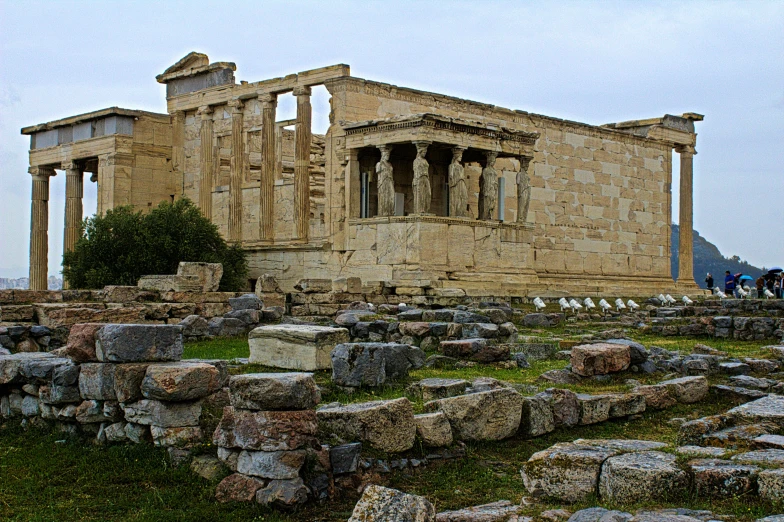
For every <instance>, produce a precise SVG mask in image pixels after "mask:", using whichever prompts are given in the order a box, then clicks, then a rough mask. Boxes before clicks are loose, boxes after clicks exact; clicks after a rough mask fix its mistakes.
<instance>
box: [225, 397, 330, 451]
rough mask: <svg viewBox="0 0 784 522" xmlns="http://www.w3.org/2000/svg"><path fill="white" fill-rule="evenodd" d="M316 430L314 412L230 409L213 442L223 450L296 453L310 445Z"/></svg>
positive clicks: (228, 408)
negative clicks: (287, 451) (294, 451)
mask: <svg viewBox="0 0 784 522" xmlns="http://www.w3.org/2000/svg"><path fill="white" fill-rule="evenodd" d="M316 430H317V424H316V412H314V411H313V410H302V411H250V410H242V409H236V408H234V407H232V406H227V407H225V408H224V409H223V416H222V417H221V420H220V422H219V423H218V427H217V428H216V429H215V433H214V435H213V441H214V442H215V444H216V445H217V446H221V447H224V448H240V449H248V450H257V451H278V450H294V449H299V448H302V447H305V446H307V445H309V444H311V443H312V442H313V441H314V440H315V439H314V437H315V435H316Z"/></svg>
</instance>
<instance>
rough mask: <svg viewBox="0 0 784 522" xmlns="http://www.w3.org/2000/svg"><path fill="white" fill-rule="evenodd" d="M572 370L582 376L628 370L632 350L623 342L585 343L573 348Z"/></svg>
mask: <svg viewBox="0 0 784 522" xmlns="http://www.w3.org/2000/svg"><path fill="white" fill-rule="evenodd" d="M571 363H572V371H573V372H574V373H576V374H577V375H580V376H582V377H590V376H592V375H607V374H608V373H615V372H620V371H623V370H626V369H628V368H629V365H630V364H631V351H630V349H629V347H628V346H626V345H622V344H610V343H599V344H583V345H580V346H575V347H574V348H572V356H571Z"/></svg>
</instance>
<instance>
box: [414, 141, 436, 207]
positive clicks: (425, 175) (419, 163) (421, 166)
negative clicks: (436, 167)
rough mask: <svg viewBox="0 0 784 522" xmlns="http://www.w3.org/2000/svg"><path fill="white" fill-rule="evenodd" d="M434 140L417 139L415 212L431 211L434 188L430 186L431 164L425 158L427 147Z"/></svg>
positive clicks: (415, 144)
mask: <svg viewBox="0 0 784 522" xmlns="http://www.w3.org/2000/svg"><path fill="white" fill-rule="evenodd" d="M431 143H432V142H430V141H415V142H414V146H416V150H417V153H416V158H414V182H413V185H414V214H427V213H428V212H430V203H431V201H432V199H433V189H432V187H431V186H430V164H429V163H428V162H427V159H425V156H426V155H427V148H428V147H429V146H430V144H431Z"/></svg>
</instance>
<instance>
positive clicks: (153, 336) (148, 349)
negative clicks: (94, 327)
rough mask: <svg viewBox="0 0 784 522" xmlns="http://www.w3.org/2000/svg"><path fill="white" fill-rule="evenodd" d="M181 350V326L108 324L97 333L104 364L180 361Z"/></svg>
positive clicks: (98, 355) (97, 348)
mask: <svg viewBox="0 0 784 522" xmlns="http://www.w3.org/2000/svg"><path fill="white" fill-rule="evenodd" d="M182 350H183V346H182V327H181V326H178V325H146V324H108V325H105V326H104V327H103V328H101V329H99V330H98V332H97V333H96V342H95V352H96V356H97V357H98V360H100V361H103V362H143V361H178V360H179V359H180V358H181V357H182Z"/></svg>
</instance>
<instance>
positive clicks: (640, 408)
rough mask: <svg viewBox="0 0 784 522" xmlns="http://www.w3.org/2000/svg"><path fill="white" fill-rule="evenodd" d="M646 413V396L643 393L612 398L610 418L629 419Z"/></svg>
mask: <svg viewBox="0 0 784 522" xmlns="http://www.w3.org/2000/svg"><path fill="white" fill-rule="evenodd" d="M644 411H645V396H644V395H643V394H641V393H634V392H632V393H625V394H622V395H612V396H611V398H610V412H609V413H610V418H611V419H616V418H618V417H628V416H629V415H637V414H638V413H642V412H644Z"/></svg>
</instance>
